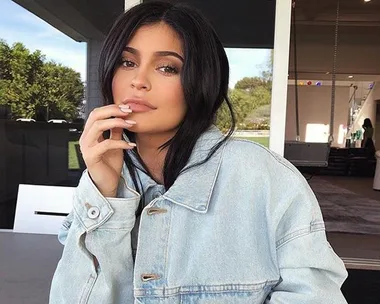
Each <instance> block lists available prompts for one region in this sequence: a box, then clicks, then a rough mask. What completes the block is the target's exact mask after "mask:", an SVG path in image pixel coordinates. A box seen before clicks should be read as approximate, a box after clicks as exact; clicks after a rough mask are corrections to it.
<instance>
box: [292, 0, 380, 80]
mask: <svg viewBox="0 0 380 304" xmlns="http://www.w3.org/2000/svg"><path fill="white" fill-rule="evenodd" d="M336 13H337V0H319V1H310V0H296V15H295V16H296V18H295V19H296V29H297V30H296V47H297V64H298V68H297V70H298V74H299V75H298V78H299V79H310V80H314V79H320V80H329V79H331V75H332V70H333V54H334V38H335V23H336ZM379 54H380V0H372V1H370V2H367V3H366V2H364V0H340V12H339V30H338V45H337V65H336V70H337V79H338V80H347V79H348V76H350V75H353V76H354V78H355V79H358V80H359V79H360V81H375V80H379V76H378V75H380V56H379ZM289 59H290V60H289V77H290V78H291V79H293V78H294V70H295V68H294V36H293V28H292V30H291V49H290V58H289Z"/></svg>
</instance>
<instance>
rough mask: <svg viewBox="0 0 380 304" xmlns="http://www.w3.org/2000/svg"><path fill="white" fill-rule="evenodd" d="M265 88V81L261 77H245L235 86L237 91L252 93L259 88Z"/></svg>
mask: <svg viewBox="0 0 380 304" xmlns="http://www.w3.org/2000/svg"><path fill="white" fill-rule="evenodd" d="M261 86H265V81H264V79H263V78H261V77H244V78H243V79H240V80H239V81H238V82H237V83H236V84H235V89H238V90H243V91H246V92H247V93H252V92H254V91H255V90H256V88H257V87H261Z"/></svg>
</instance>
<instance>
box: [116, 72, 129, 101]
mask: <svg viewBox="0 0 380 304" xmlns="http://www.w3.org/2000/svg"><path fill="white" fill-rule="evenodd" d="M127 83H128V80H127V79H125V77H121V74H120V73H118V72H116V74H115V76H114V77H113V79H112V96H113V99H114V103H116V104H118V103H119V100H120V99H121V98H123V97H124V96H123V92H124V91H125V89H126V86H127Z"/></svg>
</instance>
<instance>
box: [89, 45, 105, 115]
mask: <svg viewBox="0 0 380 304" xmlns="http://www.w3.org/2000/svg"><path fill="white" fill-rule="evenodd" d="M102 44H103V41H102V40H95V39H89V40H88V42H87V83H86V112H85V116H86V117H88V114H89V113H90V112H91V111H92V110H93V109H94V108H96V107H100V106H102V105H103V98H102V95H101V92H100V87H99V81H98V67H99V56H100V51H101V48H102Z"/></svg>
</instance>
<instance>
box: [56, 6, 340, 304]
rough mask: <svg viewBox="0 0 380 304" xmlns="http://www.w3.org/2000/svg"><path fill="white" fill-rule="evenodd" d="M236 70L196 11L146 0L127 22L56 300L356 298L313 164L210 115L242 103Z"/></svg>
mask: <svg viewBox="0 0 380 304" xmlns="http://www.w3.org/2000/svg"><path fill="white" fill-rule="evenodd" d="M228 78H229V67H228V61H227V57H226V54H225V52H224V49H223V46H222V44H221V42H220V41H219V39H218V37H217V36H216V34H215V32H214V31H213V29H212V27H211V26H210V24H209V23H208V22H207V21H206V20H205V19H204V18H203V17H202V16H201V15H200V14H199V13H197V12H196V11H194V10H193V9H191V8H188V7H186V6H183V5H180V4H175V5H172V4H168V3H159V2H157V3H154V2H153V3H152V2H149V3H144V4H141V5H138V6H136V7H134V8H132V9H131V10H130V11H128V12H126V13H125V14H124V15H123V16H121V17H120V19H118V20H117V22H116V23H115V25H114V27H113V28H112V29H111V31H110V33H109V35H108V36H107V38H106V41H105V44H104V48H103V50H102V54H101V58H100V82H101V85H102V92H103V96H104V100H105V103H106V104H107V105H106V106H103V107H100V108H98V109H96V110H94V111H93V112H92V113H91V114H90V116H89V118H88V120H87V123H86V126H85V129H84V132H83V135H82V137H81V139H80V146H81V151H82V153H83V157H84V160H85V162H86V165H87V170H86V171H85V172H84V173H83V176H82V178H81V180H80V182H79V185H78V187H77V189H76V192H75V196H74V200H73V211H72V212H71V213H70V215H69V216H68V218H67V219H66V221H65V222H64V224H63V227H62V229H61V231H60V233H59V239H60V241H61V242H62V243H63V244H65V248H64V251H63V255H62V258H61V260H60V261H59V264H58V266H57V270H56V272H55V275H54V278H53V282H52V287H51V294H50V303H70V304H71V303H199V304H206V303H208V304H210V303H219V304H223V303H225V304H227V303H237V304H239V303H251V304H252V303H264V302H265V303H292V304H296V303H302V304H304V303H309V304H310V303H318V304H320V303H346V301H345V300H344V297H343V296H342V294H341V292H340V286H341V284H342V283H343V281H344V279H345V278H346V270H345V268H344V265H343V263H342V261H341V260H340V259H339V258H338V257H337V256H336V254H335V253H334V252H333V250H332V248H331V247H330V245H329V243H328V242H327V240H326V236H325V231H324V223H323V219H322V215H321V212H320V209H319V206H318V203H317V201H316V199H315V196H314V195H313V193H312V191H311V190H310V188H309V186H308V185H307V183H306V181H305V179H304V178H303V177H302V175H301V174H300V173H299V172H298V171H297V170H296V169H295V168H294V167H293V166H292V165H291V164H289V163H288V162H287V161H285V160H284V159H283V158H281V157H279V156H277V155H275V154H273V153H272V152H270V151H268V150H267V149H265V148H263V147H262V146H259V145H257V144H254V143H251V142H246V141H239V140H233V139H231V138H230V136H231V132H229V133H228V134H227V136H223V135H222V134H221V133H220V131H219V130H218V129H217V128H216V127H215V126H213V122H214V121H215V118H216V113H217V111H218V109H219V108H220V106H221V105H222V104H223V102H226V103H227V105H228V107H229V108H230V109H231V104H230V102H229V100H228V97H227V91H228ZM233 128H234V121H233V120H232V128H231V130H233ZM107 130H110V138H109V139H105V138H104V136H103V132H104V131H107ZM124 135H125V136H124ZM129 140H130V141H132V142H129ZM135 146H136V147H135ZM123 151H124V153H123Z"/></svg>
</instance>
